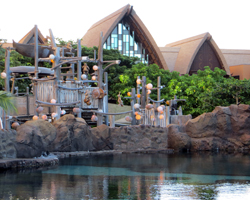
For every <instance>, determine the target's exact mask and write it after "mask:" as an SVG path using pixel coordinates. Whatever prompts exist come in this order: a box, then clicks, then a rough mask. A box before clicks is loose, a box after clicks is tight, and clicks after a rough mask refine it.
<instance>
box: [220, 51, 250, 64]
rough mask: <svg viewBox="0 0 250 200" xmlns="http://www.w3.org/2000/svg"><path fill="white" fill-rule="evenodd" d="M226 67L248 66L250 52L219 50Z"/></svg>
mask: <svg viewBox="0 0 250 200" xmlns="http://www.w3.org/2000/svg"><path fill="white" fill-rule="evenodd" d="M221 52H222V54H223V55H224V57H225V59H226V61H227V64H228V66H234V65H242V64H247V65H249V64H250V50H240V49H221Z"/></svg>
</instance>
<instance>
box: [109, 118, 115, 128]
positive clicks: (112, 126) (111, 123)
mask: <svg viewBox="0 0 250 200" xmlns="http://www.w3.org/2000/svg"><path fill="white" fill-rule="evenodd" d="M109 121H110V125H109V126H110V128H114V127H115V116H114V115H110V116H109Z"/></svg>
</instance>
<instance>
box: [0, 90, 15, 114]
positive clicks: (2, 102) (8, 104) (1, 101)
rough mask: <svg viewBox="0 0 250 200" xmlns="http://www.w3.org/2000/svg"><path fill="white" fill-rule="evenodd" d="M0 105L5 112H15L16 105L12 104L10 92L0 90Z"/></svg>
mask: <svg viewBox="0 0 250 200" xmlns="http://www.w3.org/2000/svg"><path fill="white" fill-rule="evenodd" d="M0 107H2V108H3V110H4V111H5V112H7V111H15V112H17V109H16V106H15V105H14V98H13V96H12V94H11V93H8V92H5V91H0Z"/></svg>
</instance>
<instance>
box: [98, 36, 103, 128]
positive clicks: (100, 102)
mask: <svg viewBox="0 0 250 200" xmlns="http://www.w3.org/2000/svg"><path fill="white" fill-rule="evenodd" d="M102 63H103V33H102V32H101V35H100V41H99V47H98V68H99V69H98V72H97V76H98V87H99V88H101V89H103V82H102V79H103V69H102ZM98 111H102V112H103V98H102V99H98ZM102 123H103V116H102V115H98V120H97V126H100V125H102Z"/></svg>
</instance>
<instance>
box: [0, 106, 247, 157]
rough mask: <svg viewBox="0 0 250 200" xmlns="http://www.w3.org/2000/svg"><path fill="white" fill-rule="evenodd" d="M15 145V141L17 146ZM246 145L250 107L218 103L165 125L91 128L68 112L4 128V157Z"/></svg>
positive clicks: (0, 134)
mask: <svg viewBox="0 0 250 200" xmlns="http://www.w3.org/2000/svg"><path fill="white" fill-rule="evenodd" d="M14 145H15V146H14ZM167 148H170V149H175V150H176V151H221V150H223V151H241V152H242V151H248V150H249V149H250V107H249V105H239V106H237V105H231V106H229V107H220V106H219V107H216V108H215V110H214V111H213V112H211V113H204V114H203V115H200V116H198V117H197V118H195V119H191V120H188V121H187V122H186V123H185V124H184V125H183V123H182V122H181V121H180V122H178V124H170V125H168V126H167V127H165V128H161V127H155V126H149V125H138V126H124V127H119V128H109V127H108V126H106V125H101V126H99V127H96V128H92V129H91V128H90V127H89V126H88V125H87V124H86V122H85V121H84V120H83V119H81V118H76V117H75V116H74V115H65V116H63V117H61V118H60V119H59V120H57V121H56V122H54V123H53V124H50V123H49V122H47V121H44V120H37V121H28V122H26V123H25V124H23V125H21V126H19V127H18V128H17V131H16V132H15V131H10V132H7V131H0V158H5V157H12V158H14V157H18V158H33V157H39V156H41V155H42V154H43V152H74V151H100V150H121V151H135V150H164V149H165V150H166V149H167Z"/></svg>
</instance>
